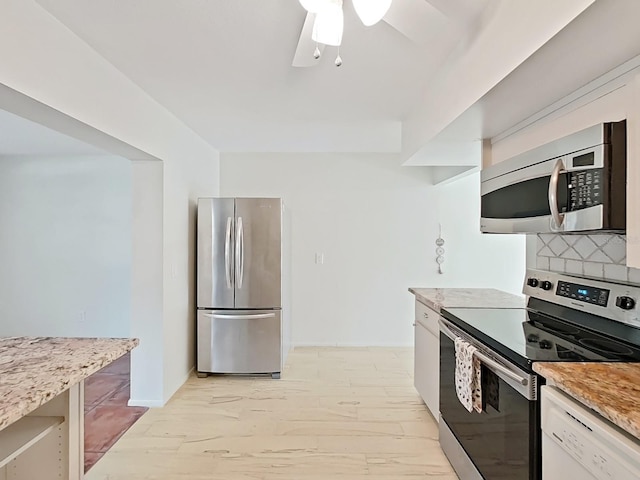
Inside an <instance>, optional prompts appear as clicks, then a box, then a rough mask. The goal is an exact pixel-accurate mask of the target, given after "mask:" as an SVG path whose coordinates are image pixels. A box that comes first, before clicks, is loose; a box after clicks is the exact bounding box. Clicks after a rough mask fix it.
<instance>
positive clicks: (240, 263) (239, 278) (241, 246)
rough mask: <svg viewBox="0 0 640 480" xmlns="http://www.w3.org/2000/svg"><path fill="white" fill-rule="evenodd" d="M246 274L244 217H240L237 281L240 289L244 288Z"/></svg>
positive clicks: (237, 246)
mask: <svg viewBox="0 0 640 480" xmlns="http://www.w3.org/2000/svg"><path fill="white" fill-rule="evenodd" d="M243 275H244V229H243V226H242V217H238V228H237V231H236V281H237V282H238V289H240V288H242V277H243Z"/></svg>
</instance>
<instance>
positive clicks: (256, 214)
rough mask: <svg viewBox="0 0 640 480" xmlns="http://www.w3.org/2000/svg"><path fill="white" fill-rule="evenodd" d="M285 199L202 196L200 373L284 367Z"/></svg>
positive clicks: (199, 226)
mask: <svg viewBox="0 0 640 480" xmlns="http://www.w3.org/2000/svg"><path fill="white" fill-rule="evenodd" d="M282 210H283V208H282V201H281V199H279V198H200V199H198V224H197V229H198V238H197V242H198V243H197V308H198V310H197V319H196V321H197V332H196V335H197V367H196V368H197V373H198V376H200V377H203V376H206V375H207V373H246V374H251V373H267V374H269V373H270V374H271V375H272V377H274V378H279V377H280V372H281V369H282V361H283V359H282V354H283V352H282V341H283V340H282V226H283V222H282Z"/></svg>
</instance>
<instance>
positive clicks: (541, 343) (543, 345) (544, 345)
mask: <svg viewBox="0 0 640 480" xmlns="http://www.w3.org/2000/svg"><path fill="white" fill-rule="evenodd" d="M538 346H539V347H540V348H542V349H545V350H550V349H551V347H552V345H551V342H550V341H549V340H540V341H539V342H538Z"/></svg>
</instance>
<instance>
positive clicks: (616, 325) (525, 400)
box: [440, 270, 640, 480]
mask: <svg viewBox="0 0 640 480" xmlns="http://www.w3.org/2000/svg"><path fill="white" fill-rule="evenodd" d="M523 293H525V294H526V295H528V296H529V299H528V302H527V307H526V308H520V309H518V308H516V309H494V308H488V309H487V308H450V309H444V310H442V313H441V315H442V317H441V320H440V332H441V333H440V416H441V422H440V442H441V444H442V447H443V450H444V451H445V453H446V454H447V457H448V458H449V460H450V461H451V463H452V465H453V466H454V468H455V469H456V471H457V472H458V475H459V476H460V478H464V479H465V480H467V479H474V480H475V479H478V480H481V479H484V480H502V479H505V480H506V479H509V480H539V479H540V478H541V468H540V465H541V463H540V462H541V453H540V452H541V449H540V439H541V434H540V406H539V402H538V395H539V388H540V385H541V384H542V383H543V382H544V379H542V378H541V377H539V376H538V375H537V374H536V373H535V372H534V371H533V363H534V362H538V361H544V362H578V361H579V362H638V361H640V319H639V318H638V309H637V308H636V306H637V305H636V304H637V302H638V301H640V288H639V287H636V286H630V285H622V284H617V283H610V282H603V281H600V280H593V279H586V278H581V277H574V276H569V275H563V274H558V273H554V272H546V271H539V270H528V271H527V276H526V278H525V283H524V287H523ZM457 337H460V338H462V339H463V340H465V341H467V342H468V343H471V344H472V345H474V346H475V347H476V348H477V349H478V351H477V353H476V357H477V358H479V359H480V361H481V363H482V376H483V392H485V394H486V395H490V396H491V399H487V400H486V401H484V402H483V404H484V406H485V408H484V409H483V412H482V413H479V414H478V413H475V412H471V413H470V412H468V411H467V410H466V409H465V408H464V407H463V406H462V405H461V404H460V402H459V401H458V399H457V395H456V386H455V363H456V360H455V347H454V341H455V339H456V338H457ZM485 379H488V380H486V382H487V384H486V389H485ZM486 392H489V393H486Z"/></svg>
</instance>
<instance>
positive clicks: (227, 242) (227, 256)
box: [224, 217, 233, 288]
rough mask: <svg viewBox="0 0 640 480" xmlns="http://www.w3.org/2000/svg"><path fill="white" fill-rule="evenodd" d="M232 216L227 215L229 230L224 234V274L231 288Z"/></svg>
mask: <svg viewBox="0 0 640 480" xmlns="http://www.w3.org/2000/svg"><path fill="white" fill-rule="evenodd" d="M231 221H232V220H231V217H227V230H226V232H225V235H224V274H225V277H226V280H227V288H231V275H232V274H233V270H232V269H231Z"/></svg>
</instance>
